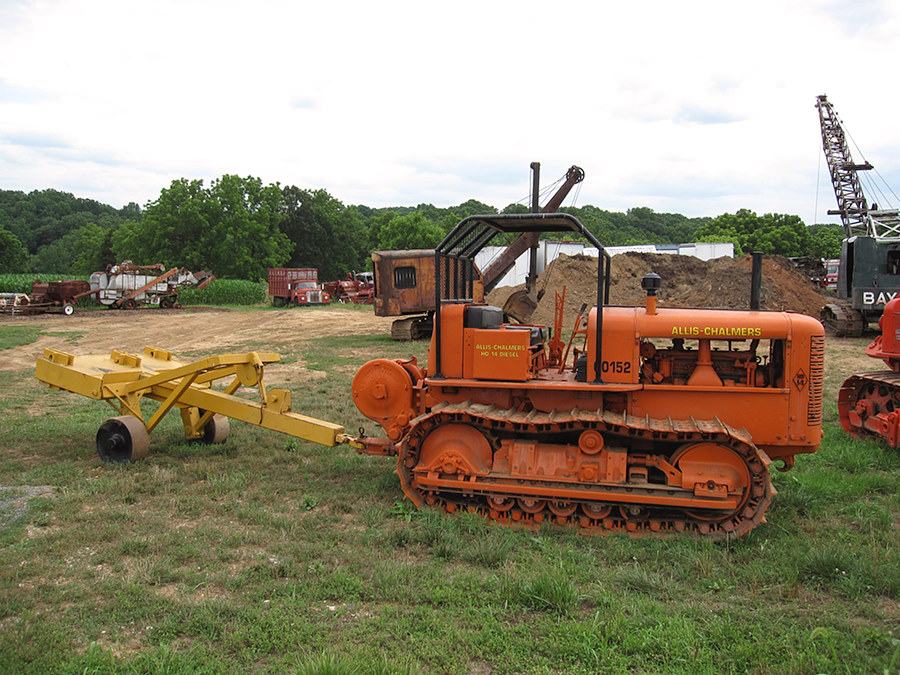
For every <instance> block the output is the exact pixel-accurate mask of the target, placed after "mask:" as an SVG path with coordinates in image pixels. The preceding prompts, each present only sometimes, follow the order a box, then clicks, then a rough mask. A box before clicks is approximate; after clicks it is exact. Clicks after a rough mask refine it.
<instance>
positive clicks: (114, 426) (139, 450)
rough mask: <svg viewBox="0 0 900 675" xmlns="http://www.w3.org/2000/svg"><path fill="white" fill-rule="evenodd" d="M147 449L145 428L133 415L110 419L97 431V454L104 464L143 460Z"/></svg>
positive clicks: (148, 447) (148, 446) (148, 444)
mask: <svg viewBox="0 0 900 675" xmlns="http://www.w3.org/2000/svg"><path fill="white" fill-rule="evenodd" d="M149 449H150V435H149V434H148V433H147V427H145V426H144V423H143V422H142V421H141V420H139V419H138V418H137V417H134V416H133V415H123V416H121V417H111V418H109V419H108V420H106V421H105V422H104V423H103V424H101V425H100V428H99V429H98V430H97V454H99V455H100V459H102V460H103V461H104V462H117V463H119V464H125V463H127V462H136V461H138V460H140V459H144V457H146V456H147V450H149Z"/></svg>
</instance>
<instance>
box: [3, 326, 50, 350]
mask: <svg viewBox="0 0 900 675" xmlns="http://www.w3.org/2000/svg"><path fill="white" fill-rule="evenodd" d="M40 334H41V329H40V328H39V327H37V326H0V351H2V350H4V349H12V348H13V347H21V346H22V345H30V344H31V343H32V342H34V341H35V340H37V339H38V337H39V336H40Z"/></svg>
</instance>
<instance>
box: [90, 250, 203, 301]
mask: <svg viewBox="0 0 900 675" xmlns="http://www.w3.org/2000/svg"><path fill="white" fill-rule="evenodd" d="M214 279H215V276H213V275H212V274H210V273H209V272H205V271H204V272H197V273H193V272H190V271H189V270H186V269H183V268H178V267H173V268H171V269H169V270H166V268H165V266H163V265H162V264H157V265H135V264H134V263H132V262H131V261H130V260H126V261H124V262H121V263H119V264H117V265H110V266H109V268H107V269H106V270H105V271H103V272H94V273H93V274H92V275H91V295H96V296H97V300H99V301H100V304H102V305H105V306H106V307H109V308H112V309H135V308H136V307H140V306H154V307H161V308H163V309H170V308H172V307H177V306H179V305H178V292H179V290H180V289H182V288H185V287H188V286H191V287H196V288H197V289H198V290H199V289H203V288H206V287H207V286H208V285H209V284H210V283H212V281H213V280H214Z"/></svg>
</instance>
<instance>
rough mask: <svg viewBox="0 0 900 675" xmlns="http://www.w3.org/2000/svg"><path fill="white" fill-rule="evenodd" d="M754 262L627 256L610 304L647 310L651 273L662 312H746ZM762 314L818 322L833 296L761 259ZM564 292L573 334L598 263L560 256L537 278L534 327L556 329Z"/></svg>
mask: <svg viewBox="0 0 900 675" xmlns="http://www.w3.org/2000/svg"><path fill="white" fill-rule="evenodd" d="M751 266H752V259H751V258H750V256H743V257H741V258H717V259H715V260H709V261H703V260H700V259H699V258H694V257H691V256H683V255H665V254H656V253H624V254H621V255H617V256H614V257H613V258H612V261H611V270H610V279H611V283H610V291H609V300H610V303H611V304H614V305H643V304H644V302H645V297H646V296H645V293H644V291H643V290H641V279H642V278H643V277H644V275H645V274H647V273H648V272H655V273H656V274H658V275H659V276H660V277H662V288H661V289H660V291H659V294H658V299H659V305H660V306H661V307H714V308H724V309H746V308H747V307H749V305H750V276H751ZM762 277H763V280H762V288H761V291H760V305H761V308H762V309H773V310H781V311H792V312H799V313H801V314H808V315H810V316H814V317H816V318H818V316H819V310H820V309H821V308H822V307H823V306H824V305H825V304H827V303H828V302H832V301H833V296H830V295H828V294H827V293H826V292H825V291H822V290H821V289H819V288H818V287H816V286H815V285H813V283H812V282H811V281H809V279H807V278H806V277H805V276H803V275H802V274H800V273H799V272H797V271H796V270H795V269H794V268H793V265H792V264H791V262H790V261H789V260H787V259H786V258H782V257H780V256H766V257H764V258H763V269H762ZM563 286H565V287H566V298H565V307H566V309H565V315H564V316H565V318H564V321H563V326H564V328H570V327H571V325H572V323H573V321H574V317H575V315H576V313H577V312H578V309H579V308H580V307H581V304H582V303H586V304H587V306H588V307H592V306H593V305H594V304H595V301H596V298H597V259H596V258H591V257H588V256H583V255H576V256H566V255H561V256H560V257H559V258H557V259H556V260H554V261H553V262H552V263H550V265H548V266H547V268H546V269H545V270H544V272H543V273H542V274H541V275H540V276H539V277H538V280H537V286H536V289H537V292H538V297H539V298H540V299H539V301H538V306H537V309H536V310H535V312H534V314H533V315H532V321H533V322H534V323H539V324H540V323H542V324H549V325H552V323H553V318H554V311H555V303H556V301H555V297H556V293H557V292H559V293H562V289H563ZM521 288H523V286H517V287H515V288H510V287H501V288H497V289H494V291H492V292H491V293H490V294H489V295H488V298H487V302H488V303H489V304H492V305H497V306H499V307H502V306H503V303H504V302H505V301H506V298H507V297H508V296H509V294H510V293H512V292H513V291H515V290H519V289H521Z"/></svg>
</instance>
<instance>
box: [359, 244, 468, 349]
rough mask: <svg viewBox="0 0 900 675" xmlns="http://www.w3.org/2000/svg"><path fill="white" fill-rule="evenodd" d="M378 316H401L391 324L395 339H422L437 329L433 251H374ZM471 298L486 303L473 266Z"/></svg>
mask: <svg viewBox="0 0 900 675" xmlns="http://www.w3.org/2000/svg"><path fill="white" fill-rule="evenodd" d="M372 267H373V269H374V272H375V279H374V283H375V294H374V304H375V316H399V317H402V318H400V319H397V320H396V321H394V322H393V323H392V324H391V337H392V338H393V339H394V340H399V341H403V340H420V339H422V338H425V337H428V336H429V335H431V331H432V328H433V327H434V323H433V317H434V291H435V286H434V283H435V281H434V249H407V250H402V251H372ZM471 274H472V297H473V299H474V300H475V301H476V302H484V284H483V283H482V281H481V273H480V272H479V271H478V268H476V267H474V266H473V267H472V270H471Z"/></svg>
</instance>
